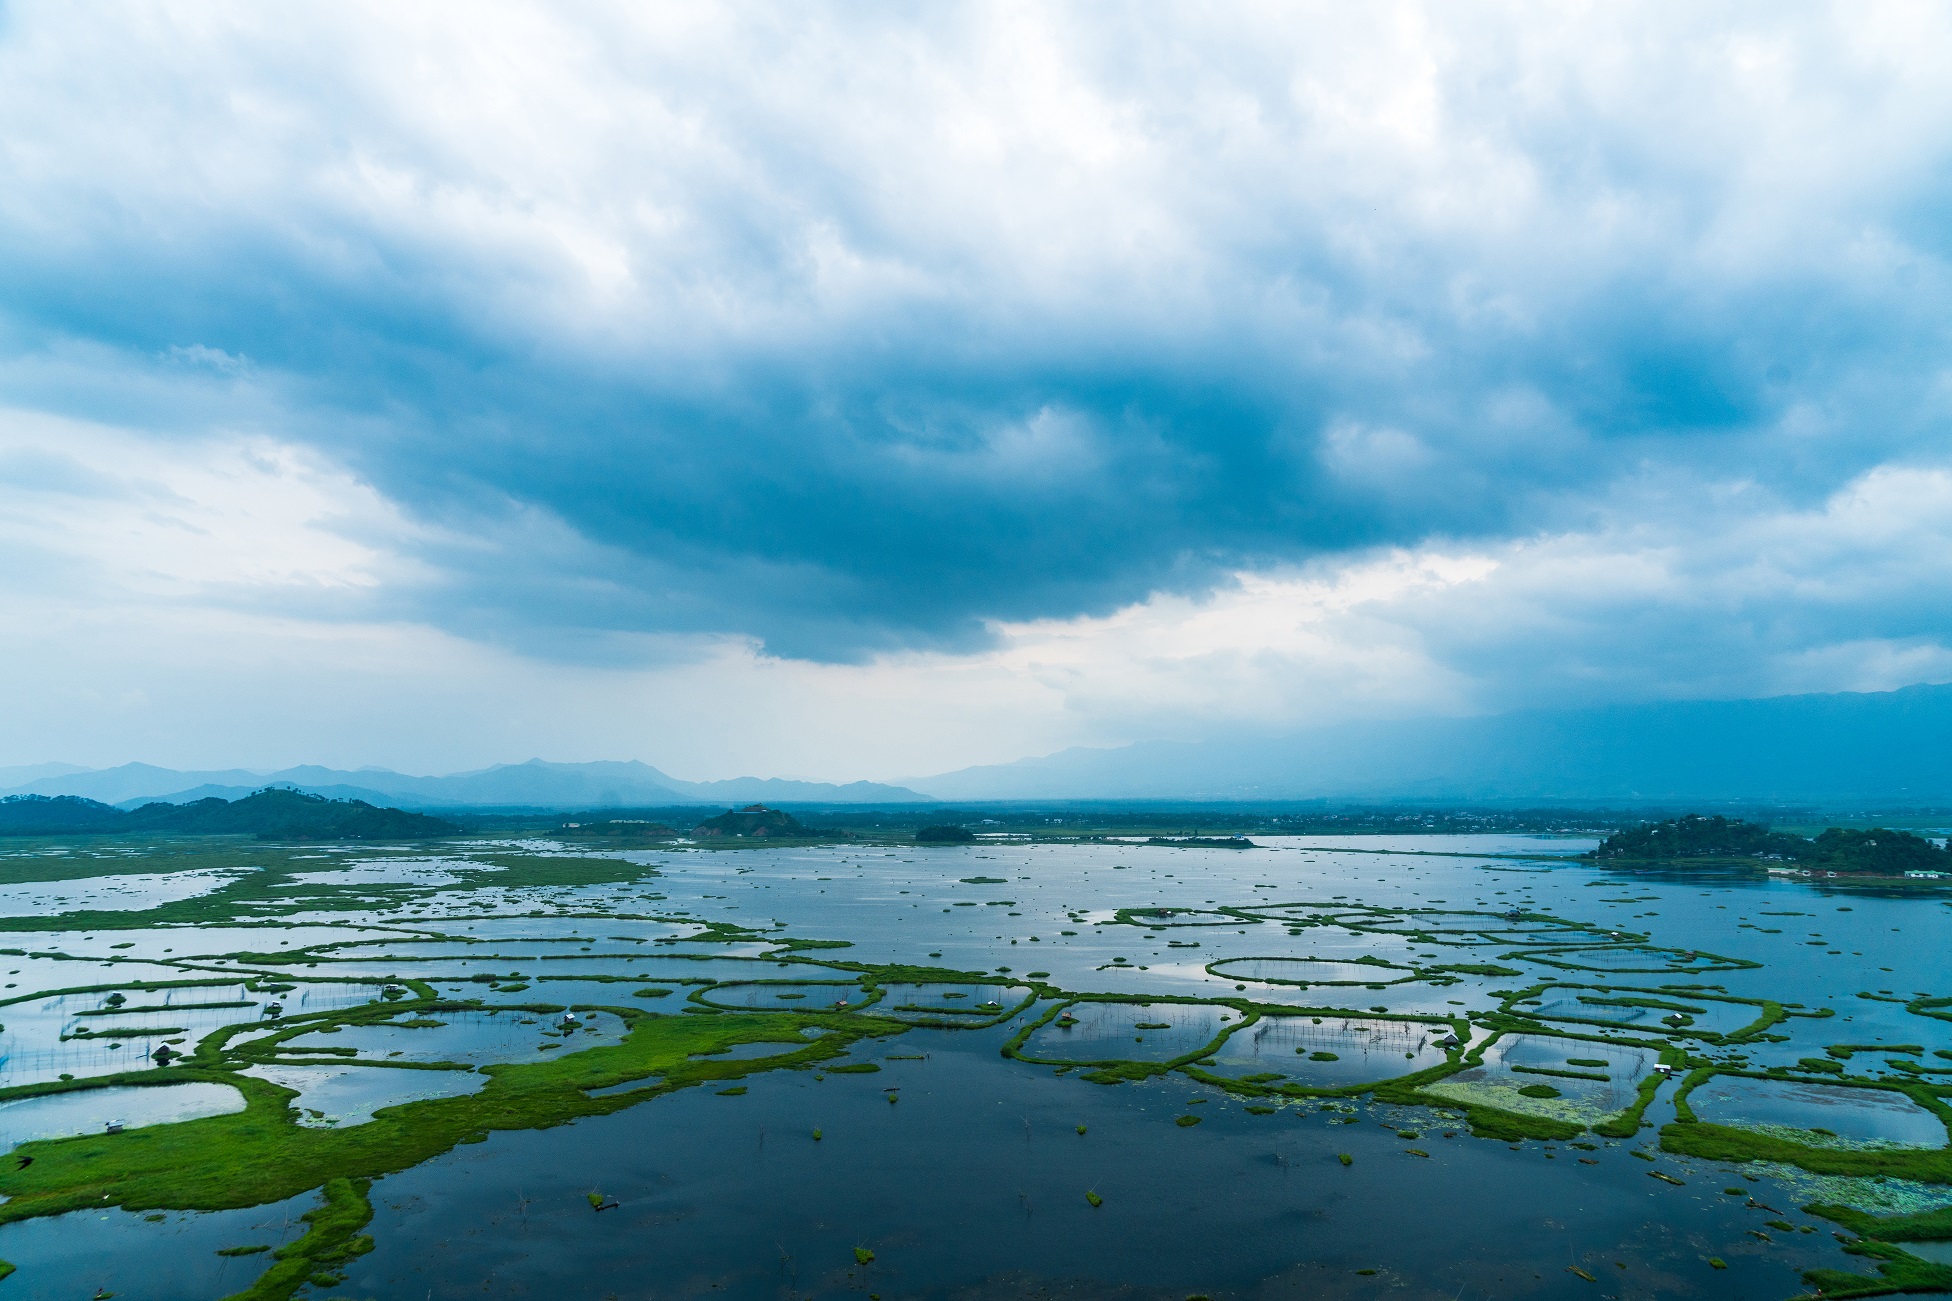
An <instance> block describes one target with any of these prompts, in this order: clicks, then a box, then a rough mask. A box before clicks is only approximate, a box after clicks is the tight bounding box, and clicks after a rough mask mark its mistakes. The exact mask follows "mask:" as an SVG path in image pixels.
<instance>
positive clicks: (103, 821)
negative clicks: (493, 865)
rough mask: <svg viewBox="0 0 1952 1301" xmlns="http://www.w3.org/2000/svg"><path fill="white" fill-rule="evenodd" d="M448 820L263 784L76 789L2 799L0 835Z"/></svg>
mask: <svg viewBox="0 0 1952 1301" xmlns="http://www.w3.org/2000/svg"><path fill="white" fill-rule="evenodd" d="M459 830H460V828H459V827H456V826H455V825H454V824H453V823H451V822H444V821H442V820H441V819H439V818H431V817H428V816H427V815H425V814H422V813H408V812H407V811H406V810H404V809H384V808H380V807H378V806H376V805H372V804H368V803H366V801H364V800H329V799H326V798H325V797H324V796H322V795H307V794H305V793H304V792H303V791H295V790H288V789H285V788H283V787H268V788H266V789H265V790H261V791H258V792H256V793H255V794H252V795H247V796H246V797H244V798H243V799H241V800H222V799H215V798H212V799H205V800H194V801H192V802H190V803H188V804H164V803H155V804H145V805H143V806H142V807H141V808H137V809H118V808H116V807H115V806H114V805H112V804H102V803H99V802H98V801H95V800H89V799H83V798H81V797H80V796H77V795H57V796H51V797H50V796H46V795H13V796H9V797H8V798H6V799H0V836H87V835H127V834H131V833H142V832H187V833H192V834H200V835H254V836H256V837H257V838H258V839H260V840H418V839H423V838H425V837H428V836H451V835H454V834H455V833H457V832H458V831H459Z"/></svg>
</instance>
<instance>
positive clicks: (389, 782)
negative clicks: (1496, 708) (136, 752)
mask: <svg viewBox="0 0 1952 1301" xmlns="http://www.w3.org/2000/svg"><path fill="white" fill-rule="evenodd" d="M1948 741H1952V685H1933V686H1913V687H1905V688H1902V689H1900V690H1896V691H1882V692H1838V693H1833V694H1828V695H1800V696H1773V697H1767V698H1763V699H1750V700H1704V701H1667V702H1660V703H1653V704H1631V705H1608V706H1602V707H1598V708H1591V709H1575V710H1535V711H1527V712H1518V713H1509V714H1499V715H1493V716H1490V717H1483V718H1435V719H1412V720H1402V721H1393V722H1371V723H1360V724H1356V723H1351V724H1344V725H1341V726H1337V727H1325V728H1316V729H1313V730H1308V731H1300V732H1290V733H1285V734H1281V735H1265V734H1255V735H1248V734H1239V735H1234V736H1222V737H1219V738H1216V739H1212V740H1207V741H1194V742H1178V741H1144V742H1139V743H1137V744H1134V745H1128V746H1123V747H1120V748H1117V749H1084V748H1079V749H1071V750H1064V751H1061V752H1059V753H1057V754H1052V755H1046V756H1043V757H1040V758H1031V759H1020V760H1018V761H1016V762H1015V763H1007V764H992V765H986V766H982V767H975V768H963V769H960V770H957V771H955V772H948V773H940V774H937V775H935V776H931V777H917V778H911V779H907V780H905V781H904V782H903V783H902V784H900V785H881V784H878V783H874V782H850V783H847V784H844V785H837V784H834V783H829V782H808V781H788V780H783V779H780V778H758V777H737V778H732V779H729V780H725V781H711V782H689V781H683V780H680V779H679V778H676V777H672V776H670V775H669V774H668V773H664V772H660V771H659V770H658V769H656V768H653V767H651V766H650V765H649V764H645V763H640V762H637V761H634V760H632V761H628V762H614V761H609V762H597V763H547V762H544V761H543V760H540V759H531V760H530V761H529V762H527V763H518V764H497V765H495V766H494V767H492V768H482V769H478V770H476V771H472V772H461V773H453V774H450V775H448V776H441V777H415V776H409V775H407V774H404V773H397V772H392V771H390V770H388V769H384V768H361V769H358V770H356V771H348V770H344V769H337V768H323V767H317V766H311V765H308V766H303V767H297V768H285V769H281V770H279V771H277V772H254V771H247V770H243V769H226V770H222V771H214V772H183V771H179V770H176V769H172V768H157V767H152V766H150V765H148V764H140V763H130V764H123V765H122V766H121V767H119V768H106V769H100V770H89V769H82V768H76V767H74V766H73V765H68V764H40V765H35V766H33V767H29V768H11V769H7V768H0V783H11V785H0V795H12V794H34V795H50V796H58V795H76V796H82V797H84V798H88V799H94V800H101V801H103V802H105V803H110V804H119V805H123V806H126V807H133V806H135V805H138V804H141V803H143V802H146V801H149V800H167V801H170V802H172V803H184V802H187V801H189V800H194V799H203V798H210V797H216V798H219V799H229V800H235V799H238V798H240V797H242V796H244V795H248V794H249V793H250V792H252V791H254V790H258V789H260V788H262V787H264V786H267V785H283V786H291V787H295V788H297V789H299V790H302V791H307V792H310V793H314V794H318V795H324V796H326V797H328V798H331V799H358V800H365V801H366V802H368V803H371V804H383V805H391V806H394V807H400V808H410V809H463V808H471V807H472V808H539V809H585V808H621V807H638V808H642V807H658V806H668V805H681V804H746V803H766V804H884V805H893V804H927V803H939V802H942V801H958V802H974V801H990V800H994V801H1036V800H1213V801H1271V800H1280V801H1287V800H1315V799H1330V800H1347V801H1361V800H1384V801H1388V800H1402V799H1414V800H1448V801H1454V802H1471V801H1502V800H1602V801H1620V802H1647V803H1653V802H1675V801H1689V800H1761V801H1768V800H1791V801H1810V800H1820V801H1837V800H1861V801H1865V802H1868V803H1876V804H1885V805H1888V804H1893V803H1907V804H1930V803H1952V744H1948Z"/></svg>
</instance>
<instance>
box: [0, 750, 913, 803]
mask: <svg viewBox="0 0 1952 1301" xmlns="http://www.w3.org/2000/svg"><path fill="white" fill-rule="evenodd" d="M37 768H38V771H37V769H26V770H22V769H11V770H9V769H0V780H5V779H6V778H8V777H9V776H13V775H14V774H18V773H21V772H23V771H25V772H28V773H33V774H34V775H32V776H31V777H29V778H28V779H27V780H24V781H20V782H19V783H18V784H16V785H13V786H12V787H11V788H9V789H0V796H4V795H49V796H59V795H75V796H80V797H82V798H84V799H91V800H100V801H102V802H104V803H108V804H116V805H121V806H123V807H127V808H133V807H136V806H138V805H141V804H145V803H148V802H150V801H152V800H164V801H167V802H169V803H172V804H183V803H187V802H189V801H191V800H199V799H211V798H215V799H223V800H236V799H241V798H243V797H244V796H246V795H249V794H250V793H251V792H252V791H255V790H259V789H262V788H263V787H265V786H273V785H276V786H289V787H293V788H295V789H297V790H301V791H305V792H308V793H310V794H314V795H323V796H325V797H327V798H328V799H339V800H347V799H351V800H364V801H366V802H367V803H369V804H380V805H387V806H392V807H396V808H413V809H460V808H545V809H584V808H624V807H638V808H642V807H660V806H665V805H675V804H745V803H753V802H761V803H768V802H770V803H798V804H870V803H872V804H913V803H928V802H931V801H930V800H929V798H928V797H927V796H925V795H918V794H917V793H916V792H914V791H911V790H906V789H904V788H902V787H899V786H883V785H878V784H876V783H874V782H850V783H847V784H844V785H836V784H834V783H831V782H805V781H788V780H784V779H781V778H777V777H769V778H758V777H735V778H730V779H727V780H724V781H711V782H688V781H682V780H680V779H678V778H676V777H672V776H670V775H668V774H666V773H662V772H659V771H658V770H657V769H656V768H653V767H651V766H650V765H649V764H646V763H639V762H636V761H635V760H631V761H627V762H614V761H603V762H596V763H547V762H545V761H543V760H541V759H531V760H529V761H528V762H527V763H505V764H496V765H495V766H494V767H492V768H482V769H479V770H477V771H474V772H461V773H453V774H451V775H448V776H445V777H414V776H409V775H407V774H405V773H397V772H393V771H390V770H388V769H385V768H361V769H358V770H357V771H346V770H344V769H338V768H322V767H318V766H316V765H310V764H308V765H304V766H301V767H297V768H283V769H279V770H278V771H276V772H252V771H249V770H246V769H241V768H227V769H220V770H216V771H203V772H184V771H181V770H178V769H175V768H158V767H155V766H153V765H150V764H146V763H126V764H123V765H121V766H120V767H116V768H103V769H97V770H90V769H79V768H74V767H72V766H70V765H66V764H45V765H38V766H37ZM47 769H65V771H54V772H48V771H45V770H47Z"/></svg>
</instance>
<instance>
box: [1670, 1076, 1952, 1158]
mask: <svg viewBox="0 0 1952 1301" xmlns="http://www.w3.org/2000/svg"><path fill="white" fill-rule="evenodd" d="M1688 1105H1689V1106H1690V1107H1692V1108H1694V1110H1695V1114H1696V1115H1698V1116H1700V1117H1701V1118H1702V1119H1703V1120H1706V1121H1712V1122H1713V1123H1715V1124H1718V1125H1770V1126H1782V1127H1785V1128H1791V1129H1799V1130H1819V1129H1820V1130H1824V1131H1827V1133H1828V1134H1829V1135H1830V1136H1832V1137H1836V1138H1842V1139H1854V1140H1857V1141H1859V1142H1878V1143H1882V1144H1886V1145H1890V1146H1896V1147H1942V1146H1944V1145H1945V1141H1946V1133H1945V1126H1944V1125H1943V1124H1941V1123H1940V1122H1939V1119H1938V1117H1937V1116H1934V1115H1933V1114H1932V1113H1931V1112H1929V1111H1927V1110H1925V1109H1924V1108H1923V1107H1921V1106H1919V1105H1918V1104H1917V1103H1915V1102H1913V1101H1912V1100H1911V1099H1910V1098H1907V1097H1906V1096H1905V1095H1904V1094H1902V1093H1896V1092H1892V1091H1890V1090H1887V1089H1853V1088H1849V1087H1846V1086H1843V1085H1836V1084H1801V1083H1796V1082H1793V1081H1789V1080H1755V1079H1748V1078H1745V1077H1743V1076H1737V1075H1717V1076H1715V1077H1714V1078H1713V1079H1711V1080H1709V1081H1708V1082H1707V1083H1706V1084H1704V1085H1702V1086H1701V1087H1699V1088H1697V1089H1696V1090H1695V1091H1694V1092H1693V1093H1691V1094H1689V1095H1688ZM1819 1137H1822V1136H1821V1135H1819Z"/></svg>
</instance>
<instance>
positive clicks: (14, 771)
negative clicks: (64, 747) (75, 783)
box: [0, 763, 89, 790]
mask: <svg viewBox="0 0 1952 1301" xmlns="http://www.w3.org/2000/svg"><path fill="white" fill-rule="evenodd" d="M87 771H89V770H88V769H87V768H84V767H82V766H81V765H80V764H78V763H30V764H25V765H22V766H19V767H15V768H0V790H11V789H12V788H14V787H15V786H21V785H25V784H26V783H28V782H32V781H40V780H42V779H43V778H47V777H65V776H66V775H67V774H69V773H71V772H87Z"/></svg>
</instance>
